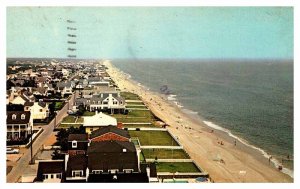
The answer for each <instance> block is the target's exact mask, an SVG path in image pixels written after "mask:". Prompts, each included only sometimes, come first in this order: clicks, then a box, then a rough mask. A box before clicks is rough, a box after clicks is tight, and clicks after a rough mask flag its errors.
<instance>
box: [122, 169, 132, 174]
mask: <svg viewBox="0 0 300 189" xmlns="http://www.w3.org/2000/svg"><path fill="white" fill-rule="evenodd" d="M123 171H124V172H125V173H132V172H133V169H123Z"/></svg>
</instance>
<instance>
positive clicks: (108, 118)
mask: <svg viewBox="0 0 300 189" xmlns="http://www.w3.org/2000/svg"><path fill="white" fill-rule="evenodd" d="M108 70H109V68H108V67H107V66H106V64H105V61H104V60H78V59H77V60H72V59H22V58H19V59H7V76H6V105H7V107H6V122H7V135H6V136H7V137H6V144H7V148H6V154H7V155H6V162H7V165H6V169H7V171H6V175H7V182H8V183H15V182H23V183H42V182H45V183H49V182H73V183H74V182H92V183H98V182H99V183H101V182H102V183H114V182H121V183H158V182H160V183H171V182H186V183H187V182H190V183H195V182H197V183H201V182H213V180H212V179H211V178H210V177H209V174H208V173H207V172H206V171H205V170H203V169H202V168H201V167H200V165H198V164H197V163H196V162H195V161H194V160H193V159H192V158H191V157H190V155H189V154H188V153H187V152H186V150H185V149H184V147H183V146H182V145H181V144H180V141H179V140H180V139H179V138H178V137H176V136H174V135H173V134H171V133H170V132H169V131H168V127H169V125H168V124H166V123H165V122H164V121H162V120H161V119H160V118H159V117H158V116H157V115H155V114H154V112H152V111H151V110H150V108H149V107H148V106H147V103H145V102H144V101H143V100H142V99H141V97H140V96H139V95H138V94H136V93H134V92H129V91H122V90H121V89H120V88H119V87H118V85H117V81H114V80H113V78H112V77H111V76H110V75H109V73H108ZM151 100H152V99H151Z"/></svg>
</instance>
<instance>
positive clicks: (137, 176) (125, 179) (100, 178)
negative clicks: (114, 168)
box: [88, 173, 149, 183]
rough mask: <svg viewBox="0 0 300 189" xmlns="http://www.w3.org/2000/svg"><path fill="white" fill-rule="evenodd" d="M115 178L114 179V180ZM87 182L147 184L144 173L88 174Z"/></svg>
mask: <svg viewBox="0 0 300 189" xmlns="http://www.w3.org/2000/svg"><path fill="white" fill-rule="evenodd" d="M114 176H116V179H114ZM88 182H93V183H98V182H100V183H148V182H149V179H148V176H147V174H146V173H126V174H90V175H89V178H88Z"/></svg>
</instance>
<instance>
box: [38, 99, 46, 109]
mask: <svg viewBox="0 0 300 189" xmlns="http://www.w3.org/2000/svg"><path fill="white" fill-rule="evenodd" d="M38 105H39V106H41V107H43V108H45V107H46V105H47V104H46V102H42V101H39V102H38Z"/></svg>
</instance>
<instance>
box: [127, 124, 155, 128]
mask: <svg viewBox="0 0 300 189" xmlns="http://www.w3.org/2000/svg"><path fill="white" fill-rule="evenodd" d="M123 127H124V128H141V127H156V128H157V126H155V125H153V124H126V125H123Z"/></svg>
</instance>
